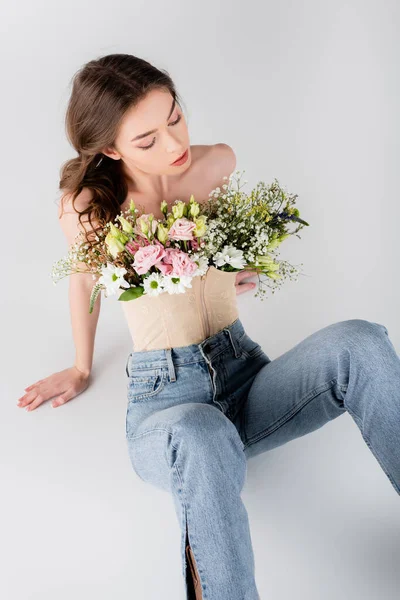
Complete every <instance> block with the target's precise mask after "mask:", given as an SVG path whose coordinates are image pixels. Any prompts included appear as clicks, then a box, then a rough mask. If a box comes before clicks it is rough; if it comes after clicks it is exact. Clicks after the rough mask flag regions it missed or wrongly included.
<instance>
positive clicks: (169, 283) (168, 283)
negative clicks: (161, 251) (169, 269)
mask: <svg viewBox="0 0 400 600" xmlns="http://www.w3.org/2000/svg"><path fill="white" fill-rule="evenodd" d="M164 287H165V291H166V292H168V294H183V293H184V292H185V291H186V288H191V287H192V277H190V276H189V275H164Z"/></svg>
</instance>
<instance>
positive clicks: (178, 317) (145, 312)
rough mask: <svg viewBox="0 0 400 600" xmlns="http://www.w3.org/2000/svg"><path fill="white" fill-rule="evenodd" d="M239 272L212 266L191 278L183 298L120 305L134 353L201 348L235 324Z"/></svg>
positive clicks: (169, 296)
mask: <svg viewBox="0 0 400 600" xmlns="http://www.w3.org/2000/svg"><path fill="white" fill-rule="evenodd" d="M236 274H237V271H221V270H220V269H217V268H216V267H214V266H210V267H209V268H208V269H207V272H206V273H205V274H204V275H197V276H196V277H193V278H192V281H191V284H192V287H191V288H186V290H185V292H184V293H181V294H168V292H163V293H161V294H159V295H158V296H149V295H147V294H144V295H143V296H140V297H139V298H136V300H128V301H127V302H122V301H121V306H122V308H123V311H124V313H125V316H126V318H127V321H128V326H129V330H130V333H131V336H132V340H133V351H134V352H139V351H143V350H158V349H164V348H173V347H176V346H188V345H189V344H198V343H200V342H202V341H203V340H204V339H205V338H207V337H209V336H211V335H214V334H215V333H217V332H218V331H220V330H221V329H223V328H224V327H227V326H228V325H230V324H231V323H233V321H235V320H236V319H237V318H238V316H239V314H238V309H237V303H236V288H235V280H236Z"/></svg>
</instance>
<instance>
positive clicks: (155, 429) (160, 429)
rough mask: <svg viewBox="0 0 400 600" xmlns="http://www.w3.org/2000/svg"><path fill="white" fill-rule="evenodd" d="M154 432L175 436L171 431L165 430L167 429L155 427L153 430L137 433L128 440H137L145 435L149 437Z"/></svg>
mask: <svg viewBox="0 0 400 600" xmlns="http://www.w3.org/2000/svg"><path fill="white" fill-rule="evenodd" d="M153 431H164V432H165V433H168V435H173V433H172V431H170V430H169V429H165V427H153V428H152V429H148V430H147V431H142V432H141V433H136V434H134V435H131V436H129V437H128V440H135V439H137V438H139V437H142V436H144V435H148V434H149V433H153ZM174 447H175V446H174Z"/></svg>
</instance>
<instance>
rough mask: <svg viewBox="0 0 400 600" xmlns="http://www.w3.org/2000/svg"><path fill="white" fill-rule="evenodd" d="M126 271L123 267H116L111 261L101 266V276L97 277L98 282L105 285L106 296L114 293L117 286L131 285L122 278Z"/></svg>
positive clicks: (125, 286) (126, 286)
mask: <svg viewBox="0 0 400 600" xmlns="http://www.w3.org/2000/svg"><path fill="white" fill-rule="evenodd" d="M126 272H127V271H126V269H124V268H123V267H116V266H115V265H113V264H112V263H107V266H106V267H104V266H102V267H101V277H99V280H98V283H101V284H103V285H104V286H105V288H106V289H105V296H106V298H107V297H108V296H112V295H114V294H116V293H117V291H118V289H119V288H129V287H131V286H130V284H129V283H128V282H127V281H126V280H125V279H124V275H125V273H126Z"/></svg>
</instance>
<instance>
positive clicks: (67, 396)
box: [51, 389, 75, 408]
mask: <svg viewBox="0 0 400 600" xmlns="http://www.w3.org/2000/svg"><path fill="white" fill-rule="evenodd" d="M74 396H75V392H74V390H72V389H69V390H67V391H66V392H63V393H62V394H60V395H59V396H57V398H56V399H55V400H53V402H52V403H51V406H52V408H57V406H62V405H63V404H65V403H66V402H68V400H71V398H73V397H74Z"/></svg>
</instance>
